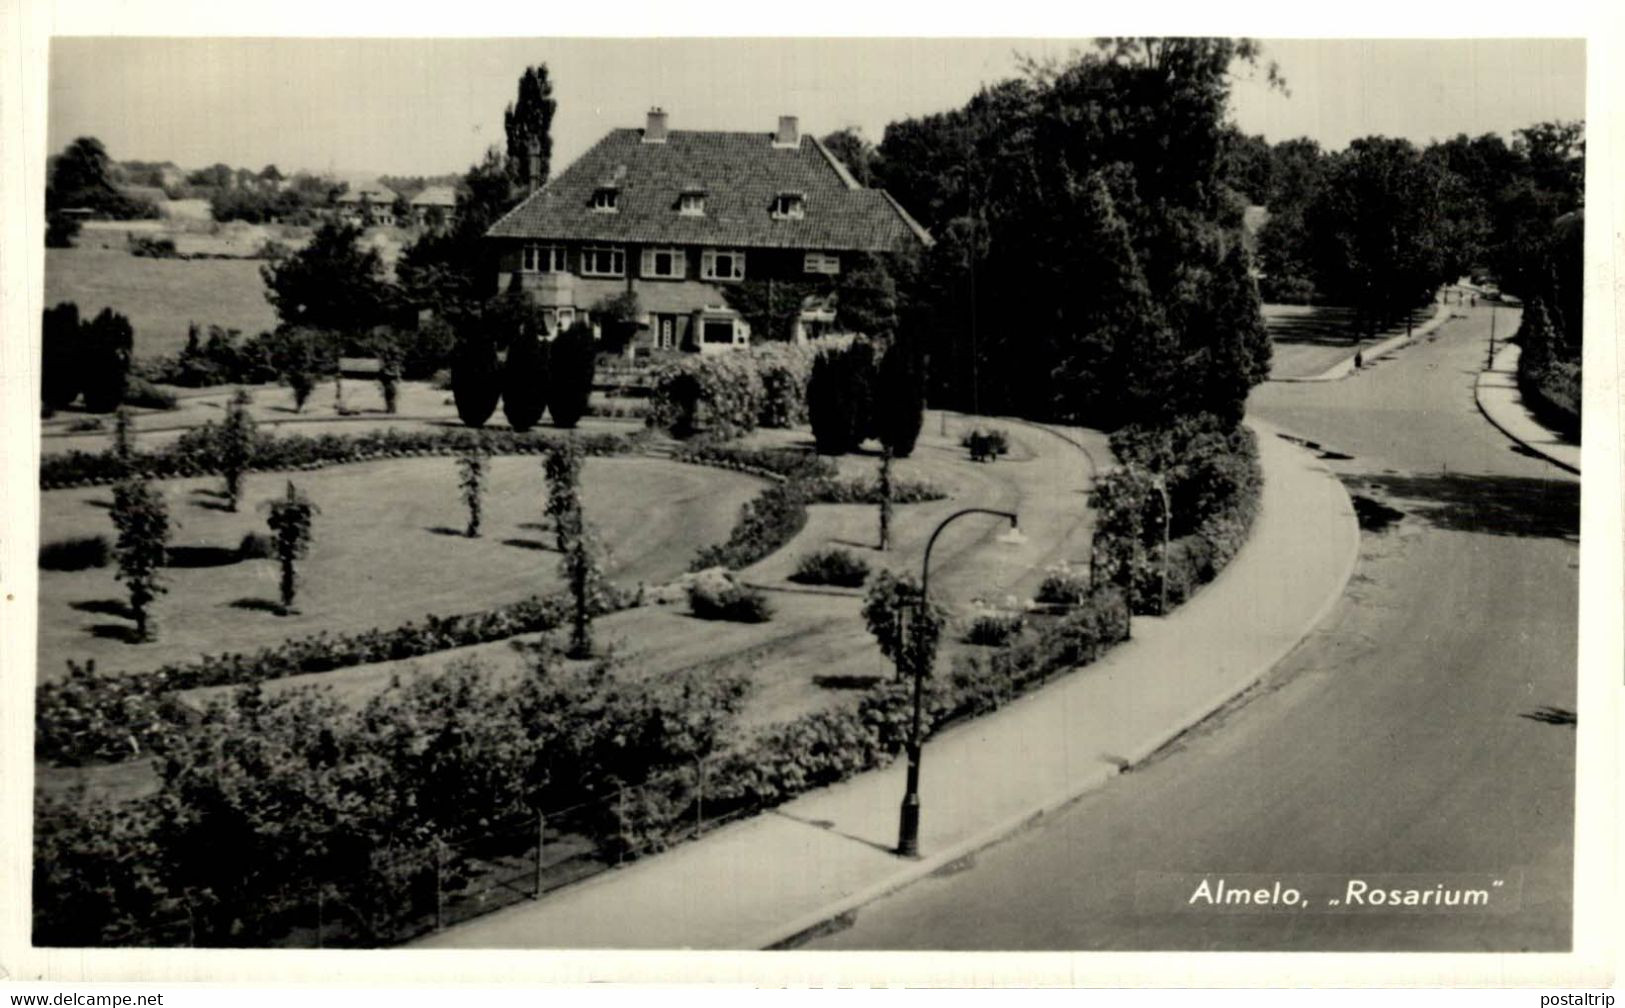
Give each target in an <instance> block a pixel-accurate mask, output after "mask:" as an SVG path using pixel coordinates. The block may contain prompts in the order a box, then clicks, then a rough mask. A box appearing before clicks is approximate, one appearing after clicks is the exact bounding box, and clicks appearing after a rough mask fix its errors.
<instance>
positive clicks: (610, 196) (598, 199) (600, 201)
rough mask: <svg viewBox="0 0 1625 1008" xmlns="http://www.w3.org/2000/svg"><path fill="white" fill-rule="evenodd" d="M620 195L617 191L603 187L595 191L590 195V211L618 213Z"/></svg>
mask: <svg viewBox="0 0 1625 1008" xmlns="http://www.w3.org/2000/svg"><path fill="white" fill-rule="evenodd" d="M620 202H621V193H620V190H619V189H615V188H612V187H610V186H604V187H602V188H599V189H595V190H594V191H593V194H592V209H593V212H594V213H620V210H621V208H620Z"/></svg>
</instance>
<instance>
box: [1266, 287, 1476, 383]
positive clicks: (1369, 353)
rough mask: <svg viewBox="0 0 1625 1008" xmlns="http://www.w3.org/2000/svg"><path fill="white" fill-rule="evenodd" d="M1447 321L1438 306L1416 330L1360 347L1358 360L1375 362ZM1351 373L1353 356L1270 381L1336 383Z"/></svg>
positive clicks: (1446, 308)
mask: <svg viewBox="0 0 1625 1008" xmlns="http://www.w3.org/2000/svg"><path fill="white" fill-rule="evenodd" d="M1449 320H1450V306H1449V305H1447V304H1441V305H1439V307H1438V310H1436V311H1435V312H1434V313H1433V317H1432V318H1430V319H1428V320H1427V321H1426V322H1423V323H1422V324H1421V325H1419V326H1417V327H1416V328H1414V329H1413V330H1411V331H1410V332H1409V333H1399V334H1398V335H1396V336H1390V337H1388V338H1387V339H1385V340H1383V341H1382V342H1381V343H1373V344H1372V345H1371V346H1368V347H1360V348H1359V350H1358V353H1359V355H1360V359H1361V360H1362V361H1373V360H1376V359H1377V358H1378V357H1381V356H1382V355H1383V354H1385V353H1389V352H1391V351H1393V350H1396V349H1398V348H1399V347H1401V346H1404V345H1405V344H1406V343H1409V342H1410V341H1412V340H1414V339H1416V338H1418V337H1421V336H1426V335H1427V334H1428V333H1430V332H1432V331H1433V330H1435V329H1437V328H1439V327H1440V326H1442V325H1444V324H1445V323H1446V322H1448V321H1449ZM1353 371H1354V354H1349V355H1348V357H1346V358H1344V359H1343V360H1341V361H1338V362H1337V363H1336V364H1333V365H1332V366H1331V367H1329V368H1327V369H1326V370H1325V371H1322V372H1321V373H1320V374H1317V375H1309V376H1307V377H1303V378H1271V379H1270V381H1275V382H1324V381H1337V380H1339V379H1342V378H1347V377H1348V376H1349V375H1350V374H1351V373H1353Z"/></svg>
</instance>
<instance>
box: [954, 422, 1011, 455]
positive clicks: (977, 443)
mask: <svg viewBox="0 0 1625 1008" xmlns="http://www.w3.org/2000/svg"><path fill="white" fill-rule="evenodd" d="M959 445H960V447H962V448H965V449H967V450H968V451H969V452H970V459H971V461H972V462H992V461H993V460H994V459H996V458H998V457H999V456H1000V455H1008V454H1010V439H1009V438H1008V437H1006V436H1005V433H1004V431H1002V430H999V429H997V428H988V429H987V430H983V429H982V428H980V427H978V428H976V429H975V430H973V431H971V432H970V433H968V434H966V435H965V436H964V437H962V438H960V439H959Z"/></svg>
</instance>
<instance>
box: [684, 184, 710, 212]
mask: <svg viewBox="0 0 1625 1008" xmlns="http://www.w3.org/2000/svg"><path fill="white" fill-rule="evenodd" d="M677 212H678V213H679V214H681V215H682V216H684V217H704V216H705V187H704V186H701V185H687V186H684V187H683V189H682V191H681V192H680V193H678V194H677Z"/></svg>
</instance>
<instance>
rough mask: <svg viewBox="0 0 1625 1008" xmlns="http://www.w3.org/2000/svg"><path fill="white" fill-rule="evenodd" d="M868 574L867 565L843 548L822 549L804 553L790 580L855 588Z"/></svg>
mask: <svg viewBox="0 0 1625 1008" xmlns="http://www.w3.org/2000/svg"><path fill="white" fill-rule="evenodd" d="M868 576H869V565H868V563H866V562H865V561H864V560H863V558H862V557H856V556H853V555H852V554H851V552H849V551H847V550H844V549H836V548H831V549H822V550H818V551H816V552H813V553H808V554H806V555H804V556H803V557H802V558H801V560H800V562H799V563H797V564H796V571H795V573H794V574H791V575H790V580H792V581H796V582H799V583H801V584H812V585H838V586H840V587H842V588H857V587H859V586H860V585H862V584H863V582H864V579H866V578H867V577H868Z"/></svg>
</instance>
